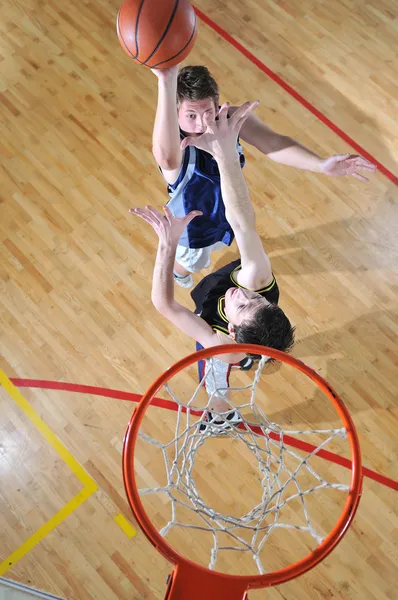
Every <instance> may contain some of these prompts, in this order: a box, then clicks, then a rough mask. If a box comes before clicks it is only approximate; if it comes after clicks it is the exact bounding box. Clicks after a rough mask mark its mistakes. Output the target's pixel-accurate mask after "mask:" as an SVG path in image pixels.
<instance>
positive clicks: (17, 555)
mask: <svg viewBox="0 0 398 600" xmlns="http://www.w3.org/2000/svg"><path fill="white" fill-rule="evenodd" d="M96 489H97V488H96V487H95V489H93V486H91V488H88V487H85V488H83V489H82V490H81V492H79V493H78V494H77V495H76V496H75V497H74V498H72V500H70V501H69V502H68V504H66V505H65V506H64V507H63V508H61V510H60V511H58V512H57V513H56V514H55V515H54V516H53V517H51V519H49V520H48V521H47V522H46V523H44V525H42V526H41V527H40V528H39V529H38V530H37V531H35V533H34V534H33V535H31V536H30V538H28V539H27V540H26V541H25V542H24V543H23V544H22V545H21V546H20V547H19V548H17V550H15V552H13V553H12V554H10V555H9V556H7V558H6V559H5V560H3V562H2V563H0V576H2V575H4V574H5V573H6V572H7V571H8V570H9V569H11V568H12V567H13V566H14V565H15V564H16V563H17V562H18V561H19V560H21V558H23V557H24V556H25V555H26V554H27V553H28V552H30V551H31V550H32V549H33V548H34V547H35V546H36V545H37V544H38V543H39V542H41V541H42V539H44V538H45V537H46V536H47V535H48V534H49V533H51V531H52V530H53V529H55V528H56V527H58V525H59V524H60V523H62V521H64V520H65V519H66V518H67V517H69V515H70V514H71V513H73V511H75V510H76V509H77V508H78V507H79V506H80V505H81V504H83V502H85V501H86V500H87V498H89V496H91V494H92V493H93V492H95V490H96Z"/></svg>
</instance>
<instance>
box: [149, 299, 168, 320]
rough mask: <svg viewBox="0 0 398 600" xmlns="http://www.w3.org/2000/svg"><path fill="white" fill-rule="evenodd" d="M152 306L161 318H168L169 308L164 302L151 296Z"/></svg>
mask: <svg viewBox="0 0 398 600" xmlns="http://www.w3.org/2000/svg"><path fill="white" fill-rule="evenodd" d="M152 304H153V306H154V307H155V308H156V310H157V311H158V313H160V314H161V315H162V316H163V317H166V319H168V318H169V315H170V311H171V306H170V304H169V303H168V302H167V301H166V300H162V299H160V298H155V297H153V296H152Z"/></svg>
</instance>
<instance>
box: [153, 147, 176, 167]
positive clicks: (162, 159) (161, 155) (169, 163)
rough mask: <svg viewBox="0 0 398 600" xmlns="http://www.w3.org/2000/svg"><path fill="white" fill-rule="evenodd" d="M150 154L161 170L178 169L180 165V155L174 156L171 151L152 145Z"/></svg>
mask: <svg viewBox="0 0 398 600" xmlns="http://www.w3.org/2000/svg"><path fill="white" fill-rule="evenodd" d="M152 154H153V156H154V157H155V160H156V163H157V164H158V165H159V167H160V168H161V169H162V170H165V171H173V170H174V169H178V168H179V167H180V164H181V159H180V157H179V156H174V155H173V154H172V153H171V152H167V151H163V150H161V149H159V148H155V147H152Z"/></svg>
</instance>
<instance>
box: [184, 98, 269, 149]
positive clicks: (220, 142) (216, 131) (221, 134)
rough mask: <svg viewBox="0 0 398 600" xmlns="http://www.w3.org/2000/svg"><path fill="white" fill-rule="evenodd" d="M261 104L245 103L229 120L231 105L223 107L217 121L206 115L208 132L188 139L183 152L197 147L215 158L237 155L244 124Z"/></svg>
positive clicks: (227, 104)
mask: <svg viewBox="0 0 398 600" xmlns="http://www.w3.org/2000/svg"><path fill="white" fill-rule="evenodd" d="M258 104H259V102H258V100H256V101H255V102H244V104H242V105H241V106H240V107H239V108H238V109H237V110H236V111H235V112H234V113H233V114H232V115H231V117H230V118H228V109H229V103H228V102H226V103H225V104H223V105H222V107H221V109H220V112H219V113H218V119H217V120H214V119H213V120H211V117H207V115H205V117H204V118H205V119H206V120H205V124H206V131H205V132H204V133H203V134H202V135H198V136H196V137H186V138H184V139H183V140H182V142H181V150H185V148H186V147H187V146H195V147H196V148H199V149H200V150H204V151H205V152H209V154H212V155H213V156H214V157H215V158H223V157H225V156H231V154H233V155H235V153H236V142H237V139H238V135H239V132H240V129H241V127H242V125H243V123H244V122H245V121H246V119H247V118H248V116H249V115H250V113H251V112H252V111H253V110H254V109H255V108H256V107H257V106H258Z"/></svg>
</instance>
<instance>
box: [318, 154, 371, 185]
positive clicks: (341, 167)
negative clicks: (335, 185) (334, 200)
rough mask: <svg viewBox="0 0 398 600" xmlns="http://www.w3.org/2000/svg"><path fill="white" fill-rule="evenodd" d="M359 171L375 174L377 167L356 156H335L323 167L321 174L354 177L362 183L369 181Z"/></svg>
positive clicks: (324, 163)
mask: <svg viewBox="0 0 398 600" xmlns="http://www.w3.org/2000/svg"><path fill="white" fill-rule="evenodd" d="M358 170H364V171H370V172H371V173H374V172H375V171H376V170H377V167H376V165H374V164H373V163H371V162H370V161H368V160H366V159H365V158H362V156H358V155H356V154H335V155H334V156H331V157H330V158H327V159H326V160H325V161H324V162H323V164H322V167H321V172H322V173H324V174H325V175H329V176H330V177H341V176H342V175H352V176H353V177H355V178H356V179H359V180H360V181H369V179H368V178H367V177H365V176H364V175H361V174H360V173H358Z"/></svg>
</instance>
